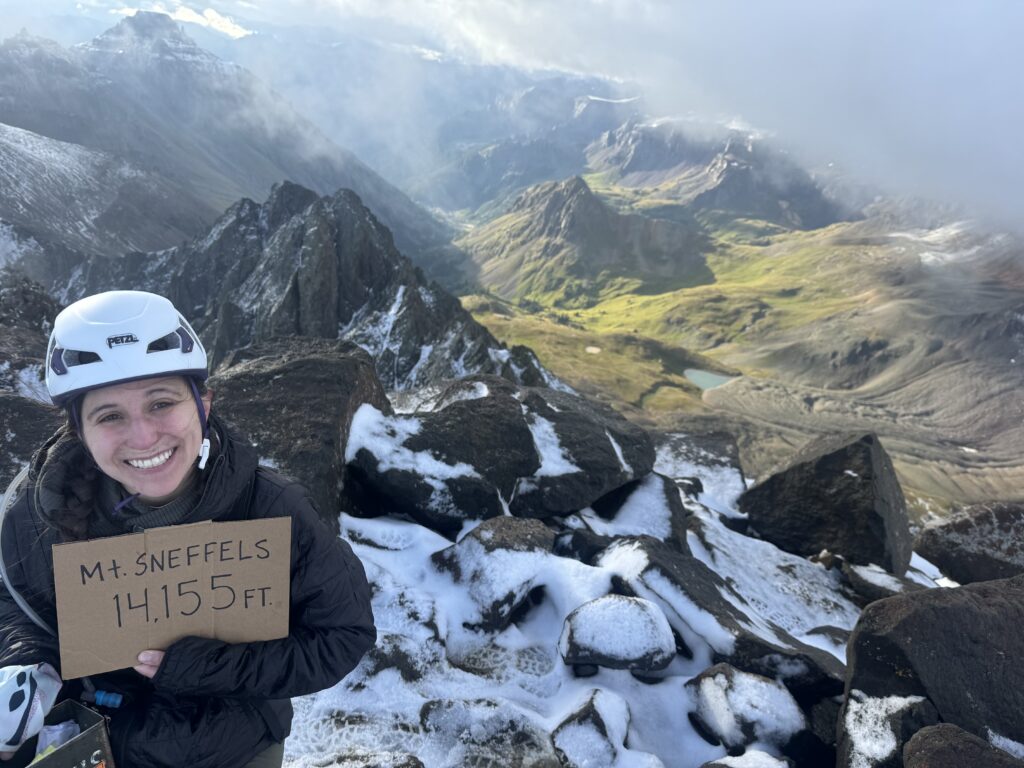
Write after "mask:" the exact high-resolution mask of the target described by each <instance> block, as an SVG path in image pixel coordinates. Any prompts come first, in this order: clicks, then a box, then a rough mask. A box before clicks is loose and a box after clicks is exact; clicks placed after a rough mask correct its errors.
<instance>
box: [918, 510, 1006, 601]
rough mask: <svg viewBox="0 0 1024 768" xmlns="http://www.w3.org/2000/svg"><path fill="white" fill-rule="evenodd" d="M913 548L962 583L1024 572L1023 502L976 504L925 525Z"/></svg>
mask: <svg viewBox="0 0 1024 768" xmlns="http://www.w3.org/2000/svg"><path fill="white" fill-rule="evenodd" d="M914 550H915V551H916V552H918V553H920V554H921V556H922V557H924V558H925V559H927V560H929V561H931V562H932V563H935V565H937V566H938V567H939V569H940V570H942V572H943V573H945V574H947V575H948V576H949V577H950V578H951V579H953V580H954V581H957V582H959V583H961V584H970V583H973V582H975V581H989V580H991V579H1008V578H1010V577H1012V576H1017V575H1018V574H1021V573H1024V504H1011V503H993V504H973V505H971V506H968V507H964V508H962V509H959V510H957V512H956V513H955V514H954V516H953V517H951V518H950V519H948V520H944V521H942V522H941V523H938V524H936V525H929V526H928V527H926V528H924V529H923V530H922V531H921V532H920V533H919V534H918V535H917V538H916V539H915V540H914Z"/></svg>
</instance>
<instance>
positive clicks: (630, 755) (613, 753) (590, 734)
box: [553, 688, 664, 768]
mask: <svg viewBox="0 0 1024 768" xmlns="http://www.w3.org/2000/svg"><path fill="white" fill-rule="evenodd" d="M629 719H630V713H629V706H628V705H627V704H626V702H625V701H624V700H623V699H622V698H621V697H619V696H616V695H615V694H613V693H609V692H608V691H604V690H601V689H599V688H595V689H593V690H592V691H591V692H590V693H589V695H588V696H587V699H586V701H585V702H584V703H583V704H582V705H581V706H580V707H578V708H577V709H576V710H575V711H574V712H573V713H572V714H571V715H569V717H567V718H566V719H565V720H563V721H562V722H561V723H560V724H559V725H558V727H557V728H555V730H554V734H553V737H554V741H555V746H556V747H558V749H559V750H561V752H562V754H563V755H564V756H565V759H566V763H567V764H568V766H569V767H570V768H616V767H617V766H623V767H625V766H627V765H628V766H630V768H664V763H662V761H661V760H659V759H658V758H657V757H655V756H654V755H652V754H649V753H645V752H637V751H634V750H630V749H628V748H627V747H626V745H625V742H626V737H627V733H628V729H629Z"/></svg>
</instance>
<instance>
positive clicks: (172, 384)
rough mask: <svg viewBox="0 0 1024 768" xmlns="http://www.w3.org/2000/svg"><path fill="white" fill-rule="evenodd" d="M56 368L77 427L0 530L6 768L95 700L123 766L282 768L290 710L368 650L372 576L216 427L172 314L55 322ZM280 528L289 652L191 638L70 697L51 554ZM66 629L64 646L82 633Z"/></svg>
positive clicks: (287, 487) (143, 308)
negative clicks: (214, 530) (56, 707)
mask: <svg viewBox="0 0 1024 768" xmlns="http://www.w3.org/2000/svg"><path fill="white" fill-rule="evenodd" d="M46 365H47V371H46V384H47V388H48V390H49V394H50V397H51V398H52V400H53V401H54V403H55V404H57V405H60V406H63V407H64V408H65V410H66V412H67V416H68V418H67V423H66V424H65V426H64V427H63V428H62V429H61V430H59V431H58V432H57V433H56V434H55V435H53V437H51V438H50V439H49V440H48V441H47V442H46V443H45V444H44V445H43V447H42V448H41V449H40V450H39V451H38V452H37V453H36V455H35V456H34V457H33V459H32V463H31V465H30V468H29V472H28V479H27V481H26V482H25V483H24V485H23V486H22V488H21V490H20V492H19V493H18V496H17V497H16V499H15V501H14V503H13V505H12V506H11V508H10V510H9V511H8V512H7V514H6V515H4V516H3V519H2V521H0V525H2V527H0V537H2V539H0V540H2V547H0V566H4V567H3V568H2V569H0V573H3V584H4V589H0V684H2V681H4V680H11V681H14V683H13V684H12V685H16V686H22V687H23V688H25V690H26V691H27V693H26V694H25V696H27V697H28V698H29V699H31V704H30V706H28V705H27V706H26V707H21V708H17V707H13V706H12V707H10V708H9V709H10V712H9V713H7V712H6V710H3V708H2V707H0V710H3V711H0V760H7V759H8V758H10V757H11V756H12V755H13V754H14V752H15V751H16V750H18V748H19V747H20V746H21V745H22V744H24V743H25V742H26V741H28V740H29V739H30V738H31V737H33V736H34V735H35V734H36V733H37V732H38V730H39V728H40V727H41V726H42V722H43V717H42V715H43V714H45V713H46V712H47V711H48V710H49V708H50V707H51V706H53V704H54V700H55V699H57V700H60V699H62V698H78V697H81V698H82V699H83V700H85V701H88V702H90V703H92V704H94V705H97V702H99V701H100V697H99V696H98V695H97V694H96V691H97V689H98V690H99V691H101V692H106V694H117V695H116V696H114V697H110V696H108V695H105V696H103V697H102V699H103V700H104V701H106V702H108V703H109V704H110V705H111V706H109V707H106V706H98V708H99V709H100V710H101V711H102V712H103V714H104V715H106V716H107V717H108V718H109V723H110V737H111V743H112V745H113V748H114V759H115V760H116V762H117V764H118V765H122V766H135V767H138V768H164V767H166V768H171V766H182V765H209V766H218V768H243V767H248V768H255V767H257V766H258V767H259V768H269V767H270V766H280V765H281V762H282V758H283V747H282V743H283V741H284V738H285V736H287V735H288V731H289V729H290V724H291V714H292V712H291V704H290V703H289V699H290V697H292V696H299V695H302V694H306V693H312V692H314V691H318V690H321V689H323V688H327V687H330V686H332V685H334V684H335V683H337V682H338V681H339V680H341V678H343V677H344V676H345V675H346V674H348V672H349V671H351V670H352V668H353V667H355V665H356V664H357V663H358V661H359V659H360V658H361V657H362V655H363V654H364V653H365V652H366V650H367V649H368V648H369V647H370V646H371V645H372V644H373V640H374V637H375V630H374V626H373V615H372V613H371V611H370V591H369V587H368V585H367V583H366V577H365V574H364V572H363V569H362V565H361V564H360V562H359V560H358V559H357V558H356V557H355V555H353V554H352V550H351V549H350V548H349V546H348V544H347V543H346V542H344V541H342V540H341V539H339V538H338V537H337V536H335V535H333V534H331V533H330V532H329V531H328V530H327V529H326V528H325V527H324V525H323V523H322V522H320V518H319V515H318V514H317V512H316V510H315V509H314V508H313V506H312V502H311V501H310V500H309V496H308V492H307V491H306V490H305V489H304V488H303V487H302V486H300V485H298V484H297V483H295V482H294V481H291V480H288V479H286V478H284V477H281V476H280V475H278V474H276V473H275V472H273V471H272V470H270V469H267V468H265V467H258V466H257V457H256V452H255V450H254V448H253V447H252V445H251V444H250V443H249V442H248V441H247V440H245V439H244V438H242V437H241V436H240V435H238V434H237V433H235V432H234V430H233V429H232V428H231V427H229V426H228V425H227V424H225V423H224V422H222V421H220V420H219V419H218V418H217V417H216V416H215V414H214V413H213V411H212V401H213V393H212V392H209V391H208V390H207V389H206V387H205V384H204V382H205V380H206V375H207V369H206V365H207V361H206V352H205V350H204V349H203V345H202V344H201V343H200V341H199V338H198V336H197V335H196V333H195V331H193V330H192V327H191V326H190V325H189V324H188V322H187V321H186V320H185V319H184V318H183V317H182V316H181V315H180V314H179V313H178V312H177V310H176V309H175V308H174V306H173V305H172V304H171V302H169V301H168V300H167V299H165V298H163V297H161V296H156V295H154V294H150V293H142V292H138V291H112V292H109V293H103V294H99V295H96V296H91V297H88V298H86V299H83V300H81V301H79V302H76V303H75V304H72V305H71V306H69V307H68V308H67V309H65V310H64V311H63V312H61V313H60V314H59V315H58V316H57V319H56V320H55V321H54V328H53V333H52V334H51V337H50V345H49V349H48V351H47V355H46ZM3 506H6V501H5V503H4V505H3ZM279 517H285V518H290V520H291V549H292V551H291V582H290V590H289V591H290V595H289V597H290V616H289V634H288V636H287V637H284V638H282V639H279V640H270V641H260V642H247V643H246V642H243V643H226V642H222V641H220V640H215V639H211V638H205V637H182V638H180V639H179V640H177V641H175V642H173V643H171V644H170V645H169V646H168V647H166V648H150V649H146V650H143V651H142V652H141V653H139V656H138V664H137V665H136V666H135V667H134V668H132V669H125V670H119V671H116V672H113V673H107V674H103V675H96V676H93V677H92V678H91V679H87V680H82V681H80V680H68V681H62V680H61V676H60V669H61V667H60V654H59V650H58V642H57V634H58V628H57V626H56V625H57V615H56V606H55V595H54V575H53V560H52V557H51V555H50V549H51V546H52V545H53V544H59V543H62V542H69V541H80V540H83V539H96V538H102V537H106V536H117V535H120V534H124V533H129V532H137V531H146V530H149V529H152V528H157V527H162V526H169V525H179V524H187V523H195V522H201V521H207V520H214V521H235V520H250V519H266V518H279ZM179 586H180V585H179ZM59 629H60V635H61V639H62V640H64V639H66V638H68V637H71V638H74V637H75V636H77V634H78V633H80V632H83V631H88V627H82V626H63V625H62V626H60V627H59ZM18 681H25V682H24V683H21V682H18ZM58 690H59V694H58V693H57V691H58ZM17 693H18V691H14V692H13V694H12V695H16V694H17ZM30 694H31V695H30ZM44 694H45V695H44ZM23 710H24V712H29V711H31V712H33V713H35V714H34V715H33V716H32V717H27V716H22V714H23ZM228 736H230V738H226V737H228ZM27 749H29V748H28V747H26V750H27ZM17 759H18V760H19V761H20V760H21V754H20V753H19V755H18V758H17ZM19 764H23V763H19Z"/></svg>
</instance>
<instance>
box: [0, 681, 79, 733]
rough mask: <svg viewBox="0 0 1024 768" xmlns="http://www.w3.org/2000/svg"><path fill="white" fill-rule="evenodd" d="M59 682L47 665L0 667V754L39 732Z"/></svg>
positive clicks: (60, 682)
mask: <svg viewBox="0 0 1024 768" xmlns="http://www.w3.org/2000/svg"><path fill="white" fill-rule="evenodd" d="M63 684H64V683H63V681H62V680H61V679H60V675H58V674H57V670H55V669H54V668H53V667H51V666H50V665H49V664H33V665H31V666H28V667H4V668H3V669H0V753H9V752H13V751H15V750H17V749H18V747H20V746H21V745H22V744H24V743H25V742H26V741H28V740H29V739H31V738H32V737H33V736H35V735H36V734H37V733H39V731H40V730H41V729H42V727H43V720H44V719H45V717H46V715H47V714H49V712H50V709H51V708H52V707H53V703H54V702H55V701H56V700H57V694H58V693H59V692H60V687H61V685H63Z"/></svg>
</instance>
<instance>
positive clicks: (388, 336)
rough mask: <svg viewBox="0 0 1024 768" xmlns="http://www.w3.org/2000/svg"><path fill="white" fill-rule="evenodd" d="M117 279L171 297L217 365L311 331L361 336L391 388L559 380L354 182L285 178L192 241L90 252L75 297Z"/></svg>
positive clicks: (116, 282)
mask: <svg viewBox="0 0 1024 768" xmlns="http://www.w3.org/2000/svg"><path fill="white" fill-rule="evenodd" d="M112 287H124V288H134V289H142V290H150V291H153V292H155V293H160V294H163V295H165V296H167V297H168V298H169V299H171V301H173V302H174V304H175V306H177V307H179V308H180V309H181V310H182V311H183V312H184V313H185V314H187V315H188V316H189V320H190V322H192V324H193V326H194V327H195V329H196V330H197V331H198V332H199V333H200V335H201V336H202V337H203V339H204V340H205V341H206V342H207V348H208V350H209V351H210V353H211V355H212V357H213V360H214V362H215V364H218V363H219V362H220V361H221V360H223V359H224V357H225V356H226V355H227V353H228V352H229V351H230V350H232V349H237V348H239V347H242V346H245V345H246V344H251V343H256V342H259V341H262V340H264V339H268V338H272V337H274V336H288V335H301V336H313V337H318V338H327V339H336V338H343V339H346V340H348V341H354V342H356V343H357V344H359V345H360V346H362V347H364V348H365V349H366V350H367V351H368V352H370V354H371V355H372V356H373V358H374V361H375V364H376V366H377V371H378V374H379V375H380V378H381V381H382V382H383V384H384V386H385V387H387V388H388V389H406V388H409V387H413V386H423V385H426V384H431V383H434V382H437V381H440V380H442V379H452V378H459V377H461V376H464V375H467V374H470V373H475V372H485V373H496V374H500V375H503V376H507V377H509V378H510V379H513V380H518V381H522V380H526V379H529V380H534V381H535V380H537V378H540V379H541V380H543V381H550V377H549V376H547V375H546V372H543V371H542V370H541V369H540V367H539V365H537V364H536V361H535V360H531V359H530V358H532V356H531V355H525V354H524V353H522V352H520V353H518V355H517V356H513V353H512V352H511V351H509V350H507V349H505V348H504V347H503V346H502V345H501V344H500V343H498V341H496V340H495V339H494V337H493V336H491V334H490V333H489V332H488V331H487V330H486V329H485V328H484V327H483V326H481V325H480V324H479V323H477V322H476V321H475V320H473V318H472V317H471V316H470V315H469V313H468V312H466V311H465V310H463V309H462V307H461V305H460V304H459V302H458V300H457V299H455V298H454V297H453V296H451V295H449V294H448V293H446V292H444V291H443V290H442V289H441V288H439V287H437V286H436V285H433V284H428V283H427V282H426V280H425V278H424V277H423V275H422V273H421V272H420V271H419V270H418V269H416V268H415V267H414V266H413V265H412V263H411V262H410V261H409V260H408V259H406V258H404V257H403V256H402V255H401V254H399V253H398V251H397V250H396V249H395V246H394V243H393V242H392V239H391V234H390V232H389V231H388V230H387V229H386V228H385V227H384V226H383V225H382V224H381V223H380V221H378V220H377V218H376V217H375V216H374V215H373V214H371V213H370V211H369V210H368V209H367V208H365V207H364V206H363V204H362V202H361V201H360V200H359V198H358V197H357V196H356V195H355V194H354V193H353V192H351V191H348V190H341V191H339V192H337V193H336V194H335V195H333V196H332V197H323V198H321V197H319V196H317V195H316V194H315V193H314V192H311V191H310V190H308V189H305V188H303V187H300V186H298V185H296V184H291V183H284V184H279V185H276V186H275V187H274V188H273V189H272V191H271V194H270V197H269V198H268V199H267V201H266V202H265V203H264V204H263V205H257V204H256V203H254V202H252V201H251V200H242V201H240V202H238V203H236V204H235V205H233V206H232V207H231V208H229V209H228V211H227V212H226V213H225V214H224V216H222V217H221V219H220V220H219V221H218V222H217V223H216V224H215V225H214V227H213V229H212V230H211V231H210V232H209V233H208V234H207V235H206V236H205V237H204V238H201V239H197V240H195V241H193V242H192V243H190V244H188V245H184V246H181V247H179V248H172V249H169V250H166V251H161V252H159V253H133V254H128V255H127V256H125V257H124V258H123V259H119V260H116V261H115V260H111V259H100V258H95V259H91V260H89V261H88V262H87V263H86V264H85V265H84V266H83V270H82V275H81V280H80V281H78V282H76V284H75V291H76V293H75V298H77V297H78V296H84V295H88V294H90V293H94V292H96V291H100V290H109V289H110V288H112ZM517 361H518V362H517Z"/></svg>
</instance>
